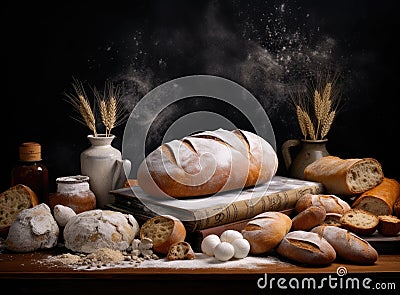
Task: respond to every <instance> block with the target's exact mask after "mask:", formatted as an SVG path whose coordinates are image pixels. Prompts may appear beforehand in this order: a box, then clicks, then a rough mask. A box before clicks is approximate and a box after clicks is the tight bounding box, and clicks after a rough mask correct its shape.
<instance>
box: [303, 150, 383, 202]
mask: <svg viewBox="0 0 400 295" xmlns="http://www.w3.org/2000/svg"><path fill="white" fill-rule="evenodd" d="M383 178H384V175H383V171H382V166H381V164H380V163H379V162H378V161H377V160H375V159H372V158H363V159H341V158H339V157H335V156H325V157H322V158H320V159H318V160H316V161H315V162H313V163H311V164H309V165H308V166H307V167H306V168H305V169H304V179H305V180H310V181H317V182H320V183H322V184H323V185H324V187H325V189H326V193H328V194H337V195H343V196H353V195H357V194H361V193H363V192H365V191H367V190H369V189H371V188H373V187H375V186H377V185H378V184H380V183H381V182H382V181H383Z"/></svg>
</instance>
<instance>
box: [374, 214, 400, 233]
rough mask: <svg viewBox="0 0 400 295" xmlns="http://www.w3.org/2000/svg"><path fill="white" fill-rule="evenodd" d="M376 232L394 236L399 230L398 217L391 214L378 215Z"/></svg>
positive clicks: (399, 221) (399, 222) (399, 220)
mask: <svg viewBox="0 0 400 295" xmlns="http://www.w3.org/2000/svg"><path fill="white" fill-rule="evenodd" d="M378 218H379V224H378V232H379V233H380V234H381V235H383V236H388V237H390V236H396V235H397V234H398V233H399V232H400V219H399V218H397V217H396V216H393V215H381V216H378Z"/></svg>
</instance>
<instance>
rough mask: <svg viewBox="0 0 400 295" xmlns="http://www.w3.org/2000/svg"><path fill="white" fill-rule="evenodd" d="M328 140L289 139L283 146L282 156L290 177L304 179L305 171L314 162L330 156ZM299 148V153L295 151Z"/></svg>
mask: <svg viewBox="0 0 400 295" xmlns="http://www.w3.org/2000/svg"><path fill="white" fill-rule="evenodd" d="M327 141H328V140H327V139H322V140H308V139H289V140H287V141H285V142H284V143H283V144H282V156H283V160H284V162H285V167H286V169H287V171H288V174H289V176H290V177H293V178H298V179H304V169H305V168H306V167H307V166H308V165H309V164H311V163H312V162H314V161H316V160H318V159H319V158H322V157H324V156H329V153H328V151H327V150H326V143H327ZM296 148H297V153H296V154H295V153H294V151H295V149H296Z"/></svg>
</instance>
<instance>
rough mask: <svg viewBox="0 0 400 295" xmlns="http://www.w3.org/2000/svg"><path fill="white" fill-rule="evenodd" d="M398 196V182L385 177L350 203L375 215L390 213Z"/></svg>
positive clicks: (399, 186) (399, 187) (399, 192)
mask: <svg viewBox="0 0 400 295" xmlns="http://www.w3.org/2000/svg"><path fill="white" fill-rule="evenodd" d="M399 197H400V184H399V182H398V181H397V180H395V179H391V178H386V177H385V179H384V180H383V181H382V182H381V183H380V184H379V185H377V186H376V187H374V188H372V189H370V190H368V191H366V192H364V193H363V194H361V195H360V196H359V197H357V199H356V200H355V201H354V202H353V204H352V205H351V206H352V207H353V208H357V209H363V210H365V211H369V212H371V213H374V214H375V215H378V216H379V215H392V214H393V209H394V204H395V202H396V200H397V199H398V198H399Z"/></svg>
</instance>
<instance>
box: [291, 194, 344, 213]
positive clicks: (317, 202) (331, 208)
mask: <svg viewBox="0 0 400 295" xmlns="http://www.w3.org/2000/svg"><path fill="white" fill-rule="evenodd" d="M310 206H321V207H324V208H325V211H326V213H338V214H343V213H344V212H346V211H348V210H350V209H351V207H350V205H349V203H347V202H346V201H344V200H342V199H341V198H339V197H337V196H335V195H313V194H305V195H303V196H302V197H301V198H300V199H298V200H297V202H296V205H295V211H296V212H297V213H300V212H301V211H304V210H306V209H307V208H309V207H310Z"/></svg>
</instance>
